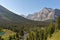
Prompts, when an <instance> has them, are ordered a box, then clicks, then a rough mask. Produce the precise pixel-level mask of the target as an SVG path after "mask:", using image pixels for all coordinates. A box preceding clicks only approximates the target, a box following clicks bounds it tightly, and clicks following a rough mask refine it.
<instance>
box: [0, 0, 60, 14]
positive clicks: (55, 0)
mask: <svg viewBox="0 0 60 40" xmlns="http://www.w3.org/2000/svg"><path fill="white" fill-rule="evenodd" d="M0 5H2V6H4V7H6V8H7V9H9V10H10V11H12V12H14V13H16V14H19V15H20V14H24V15H28V14H32V13H34V12H38V11H40V10H41V9H43V8H44V7H48V8H58V9H60V0H0Z"/></svg>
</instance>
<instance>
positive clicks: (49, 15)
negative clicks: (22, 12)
mask: <svg viewBox="0 0 60 40" xmlns="http://www.w3.org/2000/svg"><path fill="white" fill-rule="evenodd" d="M58 15H60V10H59V9H52V8H46V7H45V8H43V9H42V10H41V11H40V12H35V13H34V14H29V15H28V16H27V19H30V20H34V21H45V20H49V19H56V18H57V17H58Z"/></svg>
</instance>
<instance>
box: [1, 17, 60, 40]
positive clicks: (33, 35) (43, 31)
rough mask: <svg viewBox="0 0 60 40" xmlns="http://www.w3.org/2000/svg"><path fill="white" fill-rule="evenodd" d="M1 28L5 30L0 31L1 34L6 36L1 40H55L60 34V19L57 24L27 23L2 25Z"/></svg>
mask: <svg viewBox="0 0 60 40" xmlns="http://www.w3.org/2000/svg"><path fill="white" fill-rule="evenodd" d="M43 23H44V22H43ZM0 26H2V28H3V29H0V32H4V34H3V35H2V36H0V39H1V40H50V39H52V38H53V40H54V38H55V36H54V35H55V34H56V35H57V34H59V31H58V30H60V17H58V18H57V20H56V22H52V21H51V22H50V23H49V24H48V23H46V24H40V23H38V22H37V23H36V22H35V24H34V23H29V22H26V23H9V24H7V23H5V24H3V23H2V24H1V25H0ZM57 31H58V32H57ZM55 32H56V33H55ZM57 37H58V38H59V36H58V35H57V36H56V38H57ZM58 38H57V39H58Z"/></svg>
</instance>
